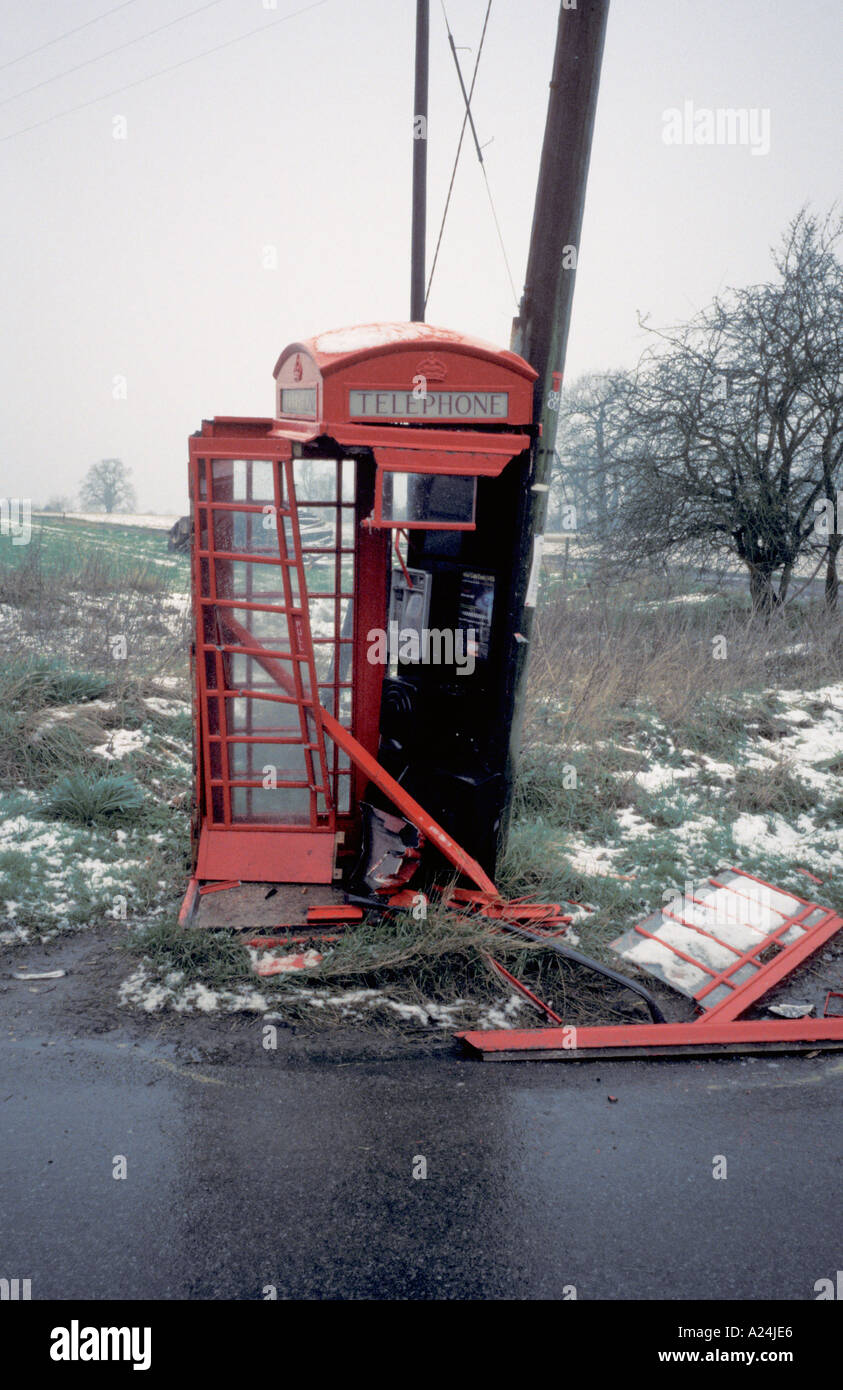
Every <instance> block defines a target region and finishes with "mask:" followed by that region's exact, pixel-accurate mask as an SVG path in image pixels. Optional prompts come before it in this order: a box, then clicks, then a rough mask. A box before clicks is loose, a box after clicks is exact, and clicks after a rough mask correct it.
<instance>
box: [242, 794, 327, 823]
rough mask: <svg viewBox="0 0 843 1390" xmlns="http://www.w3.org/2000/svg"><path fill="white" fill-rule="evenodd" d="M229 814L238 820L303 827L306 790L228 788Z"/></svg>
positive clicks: (306, 817) (307, 815)
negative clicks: (229, 789)
mask: <svg viewBox="0 0 843 1390" xmlns="http://www.w3.org/2000/svg"><path fill="white" fill-rule="evenodd" d="M231 814H232V818H233V819H234V820H239V821H250V820H251V821H267V822H270V823H271V822H273V821H277V822H278V823H279V824H281V825H287V824H291V825H307V824H308V823H309V821H310V792H309V791H308V789H307V788H306V787H232V788H231Z"/></svg>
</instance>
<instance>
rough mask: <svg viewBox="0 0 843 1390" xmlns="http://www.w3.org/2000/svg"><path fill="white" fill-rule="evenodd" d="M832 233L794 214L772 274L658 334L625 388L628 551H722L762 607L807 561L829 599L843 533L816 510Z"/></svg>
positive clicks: (830, 347)
mask: <svg viewBox="0 0 843 1390" xmlns="http://www.w3.org/2000/svg"><path fill="white" fill-rule="evenodd" d="M842 231H843V227H841V223H840V222H839V221H836V222H834V223H832V221H831V219H830V218H827V219H826V220H825V221H823V222H820V221H819V220H818V219H817V218H816V217H814V216H812V215H810V214H809V213H808V212H806V211H805V210H804V209H803V211H802V212H800V213H799V215H798V216H797V217H796V218H794V220H793V222H792V223H791V224H790V226H789V228H788V230H787V232H786V234H785V237H784V239H783V243H782V246H781V248H780V249H779V250H778V251H777V252H774V255H773V261H774V265H775V267H776V270H777V272H778V278H777V279H776V280H775V281H774V282H773V283H770V284H763V285H755V286H751V287H749V288H746V289H740V290H733V291H730V292H729V293H727V294H726V295H725V296H723V297H719V298H717V299H715V300H714V302H713V303H712V304H711V305H710V306H709V308H707V309H706V310H704V311H703V313H701V314H700V315H699V316H698V317H697V318H695V319H694V320H693V321H692V322H691V323H689V324H687V325H684V326H681V327H679V328H675V329H671V330H668V331H662V332H658V334H657V336H658V338H659V340H660V341H659V344H658V346H657V347H655V348H654V349H652V350H651V351H650V352H648V353H647V354H645V357H644V359H643V360H642V363H641V364H640V367H639V371H638V374H637V377H636V379H635V382H634V386H633V389H632V390H631V392H630V394H629V396H628V397H627V400H628V402H629V409H630V412H631V416H632V418H631V420H630V425H629V429H628V431H627V445H626V452H625V456H624V458H623V460H622V465H621V471H622V476H623V482H624V503H623V511H624V525H623V529H622V532H621V536H622V538H623V542H624V545H625V549H626V554H627V557H628V558H632V557H633V556H635V557H638V558H642V557H645V556H647V555H650V556H654V555H663V556H666V555H668V554H671V553H672V554H680V553H681V554H684V555H688V556H694V557H695V558H706V557H709V556H711V555H713V554H715V553H717V552H719V554H720V556H721V557H722V555H723V554H724V552H726V553H731V554H732V555H733V556H735V557H736V558H737V559H739V560H740V561H741V563H742V564H743V565H745V566H746V569H747V572H748V575H749V584H750V592H751V594H752V600H753V604H754V606H755V607H756V608H758V609H767V610H769V609H770V608H772V607H773V606H774V605H776V604H780V603H782V602H784V600H785V598H786V597H787V593H788V590H789V587H790V584H791V580H792V577H793V573H794V569H795V567H796V566H797V564H798V563H799V562H800V561H802V560H804V559H808V560H810V559H811V558H812V557H813V558H816V559H817V561H818V565H817V568H819V565H821V564H822V563H823V561H825V563H826V597H827V602H828V603H829V604H833V603H834V602H835V601H836V597H837V589H838V580H837V557H838V553H839V550H840V546H841V541H842V540H843V537H841V536H840V534H839V532H836V533H835V534H833V535H829V534H828V530H827V528H826V530H825V531H823V529H822V528H821V527H819V526H818V512H819V510H820V509H822V508H823V506H824V505H825V504H827V503H828V502H829V501H832V502H833V499H834V498H835V496H836V492H837V489H838V488H839V487H840V486H841V471H842V470H843V428H842V426H843V342H842V341H841V334H843V328H841V324H843V266H841V264H840V261H839V260H838V259H837V256H836V254H835V248H836V244H837V242H838V241H839V238H840V236H841V232H842ZM645 326H646V325H645ZM650 331H651V332H655V331H656V330H652V329H651V330H650ZM837 524H838V526H839V524H840V522H839V519H838V523H837Z"/></svg>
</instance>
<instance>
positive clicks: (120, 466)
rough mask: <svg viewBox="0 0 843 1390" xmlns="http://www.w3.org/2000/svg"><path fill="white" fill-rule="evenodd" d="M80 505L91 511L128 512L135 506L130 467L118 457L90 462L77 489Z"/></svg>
mask: <svg viewBox="0 0 843 1390" xmlns="http://www.w3.org/2000/svg"><path fill="white" fill-rule="evenodd" d="M79 497H80V500H81V502H82V506H83V507H85V508H87V509H88V510H90V511H93V512H100V511H102V512H109V513H110V512H129V511H131V510H132V508H133V507H134V506H135V490H134V488H133V487H132V484H131V481H130V469H129V468H128V467H127V465H126V464H125V463H123V462H122V461H121V460H120V459H100V461H99V463H92V464H91V467H90V468H89V469H88V471H87V473H86V474H85V478H84V481H83V483H82V486H81V487H80V489H79Z"/></svg>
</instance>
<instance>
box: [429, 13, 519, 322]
mask: <svg viewBox="0 0 843 1390" xmlns="http://www.w3.org/2000/svg"><path fill="white" fill-rule="evenodd" d="M440 4H441V6H442V15H443V17H444V20H445V28H446V29H447V32H448V42H449V44H450V46H451V53H452V54H453V58H454V65H455V67H456V69H457V76H458V78H459V83H460V89H461V91H462V94H463V99H464V101H465V117H464V119H463V125H462V131H461V133H460V148H461V147H462V139H463V136H464V134H465V127H466V123H467V122H469V123H470V124H471V133H472V136H473V137H474V145H475V148H476V150H477V158H478V161H479V163H480V169H481V171H482V174H483V182H484V184H485V186H486V194H487V196H488V199H489V207H490V209H491V213H492V220H493V222H494V224H495V231H496V232H497V237H498V244H499V246H500V249H501V255H502V256H503V263H504V266H505V267H506V274H507V277H508V279H509V285H510V289H511V291H512V298H513V301H514V303H515V305H516V308H517V307H518V291H517V290H516V288H515V280H514V278H513V274H512V268H511V266H510V263H509V256H508V255H507V252H506V244H505V242H504V239H503V232H502V231H501V225H500V220H499V218H498V214H497V209H496V207H495V200H494V197H493V196H492V186H491V184H490V183H489V175H488V173H487V171H486V164H485V161H484V159H483V150H482V147H481V145H480V141H479V139H478V137H477V131H476V129H475V126H474V117H473V116H472V113H471V94H472V92H473V91H474V79H472V84H471V90H470V91H469V92H466V89H465V82H464V80H463V75H462V69H461V68H460V60H459V58H458V56H457V48H456V44H455V42H454V36H453V33H452V32H451V26H450V23H449V22H448V12H447V10H446V9H445V0H440ZM490 9H491V0H489V6H488V8H487V10H486V21H485V23H484V25H483V33H484V36H485V32H486V23H488V19H489V10H490ZM477 56H478V63H479V58H480V54H479V52H478V55H477ZM474 76H475V78H476V76H477V64H475V70H474ZM457 159H459V150H458V151H457ZM455 175H456V163H455V165H454V174H453V175H452V178H451V187H453V180H454V177H455ZM450 196H451V190H450V189H449V191H448V200H449V201H450ZM446 206H447V205H446ZM443 227H444V221H443ZM440 241H441V233H440ZM438 249H439V248H438V245H437V254H438ZM434 264H435V261H434ZM432 278H433V276H432V271H431V280H432ZM428 290H429V287H428Z"/></svg>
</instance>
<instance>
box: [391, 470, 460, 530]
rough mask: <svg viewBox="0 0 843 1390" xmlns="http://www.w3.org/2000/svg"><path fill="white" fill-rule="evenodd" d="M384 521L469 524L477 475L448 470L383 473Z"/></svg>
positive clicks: (452, 524) (453, 524)
mask: <svg viewBox="0 0 843 1390" xmlns="http://www.w3.org/2000/svg"><path fill="white" fill-rule="evenodd" d="M382 476H383V517H384V520H385V521H403V522H407V523H413V522H414V523H416V524H419V523H427V524H428V525H436V523H437V522H439V523H440V524H450V525H451V526H455V525H457V526H458V525H463V526H465V525H469V526H470V525H471V524H472V522H473V521H474V495H475V491H476V486H477V479H476V478H465V477H458V476H456V475H452V474H449V473H386V472H385V473H384V474H383V475H382Z"/></svg>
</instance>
